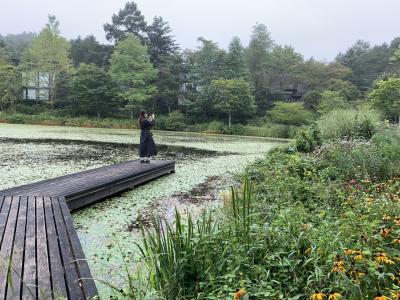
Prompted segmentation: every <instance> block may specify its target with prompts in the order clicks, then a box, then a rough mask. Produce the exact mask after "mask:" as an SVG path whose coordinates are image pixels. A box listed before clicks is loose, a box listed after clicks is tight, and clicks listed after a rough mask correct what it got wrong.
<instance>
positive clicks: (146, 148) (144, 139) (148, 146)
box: [138, 110, 157, 163]
mask: <svg viewBox="0 0 400 300" xmlns="http://www.w3.org/2000/svg"><path fill="white" fill-rule="evenodd" d="M138 125H139V128H140V129H141V132H140V147H139V156H140V162H141V163H150V157H152V156H156V155H157V148H156V144H155V143H154V140H153V134H152V133H151V132H150V128H151V127H152V126H154V125H155V120H154V114H152V115H151V116H150V117H149V118H148V117H147V112H146V111H145V110H142V111H141V112H140V115H139V119H138Z"/></svg>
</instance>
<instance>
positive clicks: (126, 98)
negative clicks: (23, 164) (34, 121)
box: [0, 2, 400, 126]
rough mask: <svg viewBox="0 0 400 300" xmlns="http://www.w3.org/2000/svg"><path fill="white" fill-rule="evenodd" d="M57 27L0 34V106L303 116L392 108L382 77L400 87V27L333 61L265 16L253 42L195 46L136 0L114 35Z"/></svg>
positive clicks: (67, 111) (282, 118)
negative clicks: (277, 36)
mask: <svg viewBox="0 0 400 300" xmlns="http://www.w3.org/2000/svg"><path fill="white" fill-rule="evenodd" d="M60 28H62V24H61V25H60V24H59V22H58V21H57V19H56V17H55V16H51V15H50V16H49V20H48V23H47V24H46V26H45V27H44V28H43V30H42V31H41V32H40V33H38V34H35V33H22V34H18V35H6V36H0V77H1V79H2V83H1V85H0V99H1V100H0V101H1V106H0V108H1V110H13V111H18V109H20V108H21V107H25V106H29V105H32V104H36V105H37V104H39V105H40V106H41V107H43V108H44V109H46V110H51V111H52V112H53V113H54V114H59V115H75V116H81V115H86V116H98V117H115V118H132V117H134V116H135V115H136V114H137V112H138V111H139V110H140V109H143V108H144V109H148V110H151V111H152V112H155V113H156V114H161V115H168V114H173V116H174V118H176V119H179V120H184V122H186V123H201V122H210V121H213V120H218V121H221V122H224V123H226V124H228V125H229V126H231V125H232V124H234V123H249V122H253V121H254V120H263V121H265V122H266V121H268V120H269V121H270V122H277V123H282V124H305V123H308V122H309V119H310V116H316V115H318V114H321V113H324V112H326V111H328V110H330V108H331V107H334V106H340V107H348V106H351V105H353V104H355V103H359V102H360V101H363V100H364V99H367V98H368V101H370V102H371V101H372V100H371V99H373V103H374V106H375V107H376V108H381V109H382V110H383V111H386V110H387V107H389V106H388V105H389V104H387V105H386V104H385V105H383V104H382V105H381V102H382V103H383V102H385V101H384V100H382V95H383V94H384V93H385V91H383V89H384V88H383V87H382V84H377V83H376V82H378V80H382V81H388V82H390V86H391V88H392V89H394V90H396V89H395V88H393V85H396V84H397V82H392V81H390V80H391V78H396V76H399V75H400V37H397V38H394V39H393V40H392V41H391V42H390V43H388V44H382V45H375V46H372V45H370V44H369V43H368V42H366V41H356V42H355V43H354V45H353V46H351V47H350V48H349V49H347V50H344V51H343V52H342V53H339V54H338V55H337V57H336V59H335V60H334V61H332V62H328V63H326V62H320V61H317V60H315V59H313V58H309V59H308V58H304V57H303V55H301V54H300V53H298V52H296V50H295V49H294V48H293V47H292V46H290V45H278V44H276V43H275V42H274V40H273V34H272V33H270V32H269V31H268V28H267V26H266V25H264V24H255V25H254V27H253V30H252V32H250V33H249V35H250V42H249V44H248V45H244V44H243V43H242V41H241V40H240V39H239V38H238V37H237V36H233V37H232V40H231V42H230V44H229V46H228V49H223V48H221V47H220V46H219V45H218V44H217V43H216V42H214V41H212V40H208V39H207V38H206V37H199V38H198V47H197V48H196V49H180V48H179V45H178V44H177V42H176V41H175V38H174V36H173V32H172V29H171V28H170V26H169V24H168V22H167V21H165V20H164V19H163V18H162V17H160V16H156V17H154V18H153V19H152V20H147V19H146V18H145V16H144V15H143V14H142V12H141V11H140V10H139V8H138V6H137V4H136V3H134V2H128V3H127V4H126V5H125V7H123V8H122V9H120V10H119V12H117V13H115V14H113V15H112V16H111V21H109V22H106V23H105V24H104V31H105V36H106V38H107V40H108V41H109V42H110V43H109V44H101V43H99V42H98V41H97V40H96V38H95V37H94V36H92V35H89V36H87V37H77V38H75V39H72V40H70V41H68V40H67V39H65V38H64V37H62V34H61V29H60ZM93 78H97V79H98V80H97V81H93ZM7 82H8V83H13V84H7ZM14 83H15V84H14ZM387 84H388V85H389V83H387ZM82 87H84V88H82ZM103 87H104V88H103ZM105 87H106V88H107V89H106V90H105ZM374 89H378V91H379V92H378V91H376V92H375V93H372V94H371V96H370V97H367V96H368V94H369V93H370V91H371V90H374ZM396 91H397V90H396ZM292 102H296V103H300V104H295V103H292ZM390 105H392V104H390ZM393 105H394V104H393ZM393 105H392V106H393ZM392 106H390V107H392ZM385 114H386V115H387V116H388V118H390V119H391V120H393V121H395V120H397V119H396V118H398V117H396V116H395V115H397V112H396V113H395V115H390V114H388V113H385ZM183 115H184V116H185V117H184V118H183ZM293 115H301V116H302V117H301V118H303V119H304V120H303V121H299V120H298V119H296V118H293Z"/></svg>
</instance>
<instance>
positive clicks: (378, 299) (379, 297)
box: [374, 293, 390, 300]
mask: <svg viewBox="0 0 400 300" xmlns="http://www.w3.org/2000/svg"><path fill="white" fill-rule="evenodd" d="M374 300H390V299H389V298H388V297H386V296H384V295H382V294H381V293H378V294H376V297H375V298H374Z"/></svg>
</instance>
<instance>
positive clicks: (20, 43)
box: [0, 32, 36, 64]
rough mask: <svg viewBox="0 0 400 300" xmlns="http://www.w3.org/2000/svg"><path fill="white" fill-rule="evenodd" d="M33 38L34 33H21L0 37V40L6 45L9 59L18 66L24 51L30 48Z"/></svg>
mask: <svg viewBox="0 0 400 300" xmlns="http://www.w3.org/2000/svg"><path fill="white" fill-rule="evenodd" d="M35 37H36V34H35V33H32V32H23V33H20V34H7V35H5V36H1V35H0V40H2V41H4V43H5V44H6V47H7V49H8V51H9V55H10V59H11V60H12V61H13V63H14V64H18V63H19V62H20V61H21V60H22V57H23V54H24V53H25V51H26V49H28V48H29V47H30V46H31V44H32V40H33V39H34V38H35Z"/></svg>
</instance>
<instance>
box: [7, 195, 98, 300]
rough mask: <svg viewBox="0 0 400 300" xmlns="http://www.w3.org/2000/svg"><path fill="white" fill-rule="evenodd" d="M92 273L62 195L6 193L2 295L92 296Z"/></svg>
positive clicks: (95, 293) (89, 297)
mask: <svg viewBox="0 0 400 300" xmlns="http://www.w3.org/2000/svg"><path fill="white" fill-rule="evenodd" d="M85 278H87V279H85ZM91 278H92V276H91V274H90V271H89V267H88V264H87V263H86V260H85V256H84V254H83V252H82V248H81V245H80V242H79V239H78V236H77V234H76V231H75V229H74V227H73V223H72V219H71V216H70V213H69V209H68V207H67V205H66V203H65V201H64V199H63V198H62V197H51V198H50V197H8V196H7V197H4V196H3V197H0V299H55V298H57V297H64V298H67V299H92V298H93V297H94V296H96V295H97V290H96V286H95V284H94V281H93V280H92V279H91Z"/></svg>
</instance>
